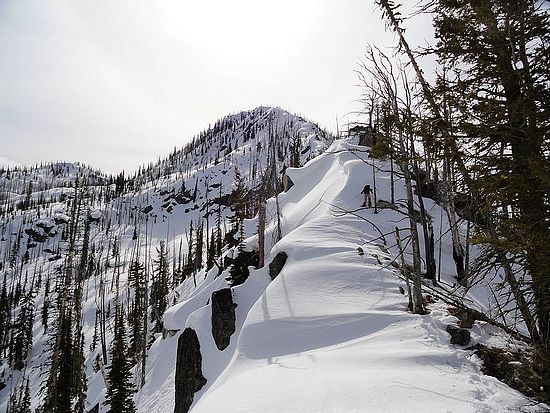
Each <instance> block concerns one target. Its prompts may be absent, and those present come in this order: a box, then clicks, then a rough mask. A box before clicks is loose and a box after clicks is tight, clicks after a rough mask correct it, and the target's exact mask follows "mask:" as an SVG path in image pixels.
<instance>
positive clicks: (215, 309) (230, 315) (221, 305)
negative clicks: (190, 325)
mask: <svg viewBox="0 0 550 413" xmlns="http://www.w3.org/2000/svg"><path fill="white" fill-rule="evenodd" d="M234 332H235V304H234V303H233V295H232V294H231V289H230V288H224V289H223V290H218V291H214V292H213V293H212V337H214V342H215V343H216V346H217V347H218V350H224V349H226V348H227V346H228V345H229V341H230V340H231V335H232V334H233V333H234Z"/></svg>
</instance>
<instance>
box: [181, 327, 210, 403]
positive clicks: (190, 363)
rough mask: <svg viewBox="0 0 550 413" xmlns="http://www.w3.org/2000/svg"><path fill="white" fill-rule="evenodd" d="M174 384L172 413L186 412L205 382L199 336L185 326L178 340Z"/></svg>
mask: <svg viewBox="0 0 550 413" xmlns="http://www.w3.org/2000/svg"><path fill="white" fill-rule="evenodd" d="M175 384H176V387H175V395H176V397H175V407H174V413H187V412H188V411H189V408H190V407H191V404H192V403H193V396H194V395H195V393H196V392H197V391H199V390H200V389H202V387H203V386H204V385H205V384H206V379H205V378H204V376H203V375H202V356H201V348H200V344H199V338H198V337H197V333H196V332H195V330H193V329H192V328H186V329H185V330H184V331H183V333H182V334H181V335H180V338H179V340H178V354H177V359H176V378H175Z"/></svg>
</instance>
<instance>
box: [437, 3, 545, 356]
mask: <svg viewBox="0 0 550 413" xmlns="http://www.w3.org/2000/svg"><path fill="white" fill-rule="evenodd" d="M434 22H435V28H436V39H437V41H438V44H437V53H438V57H439V59H440V60H441V62H442V63H443V64H444V65H446V66H447V67H448V72H449V73H451V75H449V76H448V77H447V78H446V79H445V80H444V82H442V83H443V88H442V89H443V93H445V95H446V96H447V97H448V99H447V100H448V104H449V106H450V109H451V110H452V111H453V112H454V113H455V114H456V115H455V117H456V118H457V119H458V121H457V129H458V131H459V132H460V134H461V136H462V140H463V141H465V142H466V143H467V144H468V145H469V147H470V148H471V149H472V151H473V152H474V153H475V154H476V156H473V157H472V159H471V164H472V165H473V167H472V168H471V169H472V174H474V175H475V177H476V179H475V180H474V181H473V182H471V183H470V184H469V185H468V189H469V190H470V191H471V193H472V195H473V199H475V201H476V205H475V207H476V209H477V210H478V211H481V213H482V214H483V215H484V216H485V220H484V221H485V222H481V223H480V225H478V226H477V227H476V232H477V234H476V236H475V240H476V241H477V242H478V243H481V244H483V245H484V246H485V254H484V256H483V257H482V259H483V260H485V261H492V262H495V263H496V265H501V266H503V267H504V268H505V271H506V272H507V276H506V277H507V281H508V283H509V285H510V287H511V290H512V292H513V293H514V295H515V298H516V301H517V304H518V308H519V309H520V311H521V312H522V315H523V316H524V318H525V321H526V323H527V326H528V328H529V331H530V333H531V337H532V338H533V340H534V341H535V342H536V343H538V346H539V347H540V348H545V349H547V350H548V348H549V347H550V277H549V276H548V268H550V234H549V231H548V222H549V221H550V201H549V200H550V167H549V164H548V152H549V150H550V146H549V142H550V136H549V131H550V112H549V111H548V110H543V108H545V107H546V106H547V102H548V101H549V99H550V76H549V71H548V66H549V61H550V14H549V12H548V9H547V8H545V7H542V6H541V5H539V4H538V2H536V1H534V0H523V1H511V0H498V1H497V0H486V1H476V0H439V1H437V2H436V8H435V18H434ZM512 266H517V267H519V268H522V269H523V270H524V271H525V272H527V273H529V275H530V278H531V280H532V281H531V283H530V284H529V285H528V287H529V288H530V290H531V292H532V295H533V301H532V304H533V305H534V308H535V311H534V318H536V325H535V323H533V322H531V320H530V319H531V317H532V315H531V314H530V310H529V308H528V304H529V303H527V302H526V303H523V304H522V301H523V300H524V297H525V296H524V294H523V292H522V290H523V289H524V287H525V286H522V285H521V284H517V283H518V280H517V279H516V278H515V275H514V273H513V271H511V267H512ZM485 267H486V266H485ZM506 267H508V269H506ZM516 284H517V285H516Z"/></svg>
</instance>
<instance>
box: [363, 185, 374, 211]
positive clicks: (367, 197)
mask: <svg viewBox="0 0 550 413" xmlns="http://www.w3.org/2000/svg"><path fill="white" fill-rule="evenodd" d="M361 193H362V194H365V200H364V201H363V205H361V206H363V207H369V208H371V207H372V198H371V195H372V189H371V188H370V185H365V187H364V188H363V190H362V191H361Z"/></svg>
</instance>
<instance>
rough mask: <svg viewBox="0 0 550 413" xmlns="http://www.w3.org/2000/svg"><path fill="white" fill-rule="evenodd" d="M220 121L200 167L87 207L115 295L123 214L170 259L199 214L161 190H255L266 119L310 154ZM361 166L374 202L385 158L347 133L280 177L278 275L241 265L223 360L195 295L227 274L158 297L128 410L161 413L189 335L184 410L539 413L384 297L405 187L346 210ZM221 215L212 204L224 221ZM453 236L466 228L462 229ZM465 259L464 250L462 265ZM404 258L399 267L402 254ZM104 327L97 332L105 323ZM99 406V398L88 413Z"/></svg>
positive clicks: (437, 306)
mask: <svg viewBox="0 0 550 413" xmlns="http://www.w3.org/2000/svg"><path fill="white" fill-rule="evenodd" d="M231 119H232V121H234V122H236V124H237V125H239V126H238V127H236V128H234V129H233V130H231V131H230V132H224V133H227V135H224V136H217V140H216V141H213V142H209V143H210V147H209V148H207V151H206V153H205V154H203V155H202V158H201V160H202V163H201V162H199V161H198V157H195V156H194V154H191V155H190V156H189V157H184V158H182V159H176V160H175V161H174V164H175V166H174V167H173V169H174V171H173V173H170V174H166V175H163V176H161V175H160V172H159V171H160V170H161V169H162V168H165V167H166V165H164V164H162V163H160V164H159V165H157V166H155V167H154V168H153V171H152V172H151V173H150V175H151V176H154V177H156V178H154V179H151V180H150V181H144V182H141V183H140V186H139V188H138V189H136V190H135V191H134V192H133V193H130V194H127V195H124V196H122V197H120V198H116V199H114V200H113V201H111V202H110V203H109V204H108V205H107V206H106V207H105V206H104V207H103V208H99V207H98V208H92V209H91V210H90V211H89V216H90V217H91V218H92V219H94V220H97V221H98V222H97V223H92V229H91V234H92V235H91V237H92V240H93V241H94V242H96V244H97V245H98V246H99V248H98V257H99V258H100V259H102V260H103V262H105V261H106V260H107V259H108V257H107V256H108V254H109V248H110V244H109V243H108V242H107V239H106V238H104V237H103V235H102V233H101V231H100V229H99V227H100V225H102V224H103V223H104V222H112V228H111V232H112V234H113V236H116V237H117V238H118V240H119V241H120V243H121V251H123V252H124V253H123V254H122V255H121V259H120V263H119V268H120V269H121V274H120V277H121V282H122V284H123V285H122V289H123V290H126V285H125V283H126V277H127V274H126V271H127V264H128V261H129V255H130V254H129V253H128V251H133V250H134V248H135V247H136V246H135V241H134V240H132V234H133V231H134V225H133V223H134V222H135V218H134V217H135V216H140V217H141V216H142V215H139V214H144V213H141V212H135V211H141V210H142V209H143V208H144V207H146V206H149V205H150V206H151V208H152V210H151V211H150V212H149V213H148V214H147V220H146V221H145V223H144V224H141V225H139V226H138V228H137V231H139V232H140V234H141V235H143V234H147V236H148V239H149V242H150V244H151V245H152V247H153V251H154V248H155V247H156V246H157V245H158V244H159V242H160V241H161V240H166V241H167V247H168V250H169V252H170V254H171V255H170V259H172V258H173V257H174V256H176V252H177V246H178V245H179V242H180V241H181V242H182V245H183V250H184V251H185V250H186V248H187V234H186V231H187V229H188V227H189V223H190V222H192V221H193V222H197V220H198V219H201V216H202V215H203V214H204V211H201V210H200V209H199V208H196V209H193V203H188V204H183V205H179V204H178V205H176V204H175V203H174V202H172V201H169V202H170V205H171V206H172V207H173V210H172V211H170V212H168V211H167V208H166V207H165V205H166V202H168V201H165V199H166V198H168V197H169V194H170V193H173V191H174V190H175V189H179V188H180V187H181V186H182V184H185V187H186V188H187V190H193V186H194V185H195V182H197V183H198V185H197V186H198V192H197V200H198V204H201V203H202V202H204V201H207V200H208V199H210V200H211V199H212V198H213V197H217V196H218V189H210V190H207V189H206V187H207V185H211V184H214V183H215V184H220V186H221V188H223V194H228V193H229V192H230V190H231V187H232V185H233V178H234V167H237V168H239V170H240V172H241V174H242V175H243V177H245V178H246V179H248V180H249V181H254V179H253V178H252V176H251V172H250V170H251V167H250V162H251V159H253V158H254V157H256V158H257V159H258V162H259V163H260V165H261V166H262V167H264V166H265V165H266V164H267V156H266V152H267V150H262V151H261V153H260V151H259V150H258V149H257V148H258V147H263V148H264V149H265V148H266V146H267V143H268V132H267V131H268V129H269V127H271V125H272V122H275V127H274V129H275V131H279V132H281V131H284V127H285V125H289V124H290V122H291V121H292V122H294V123H293V125H294V126H293V128H292V131H291V133H290V134H289V136H296V135H295V134H298V135H297V136H300V138H301V139H302V146H303V147H304V148H306V147H308V146H309V147H310V148H311V149H310V151H308V152H307V153H303V154H302V155H303V156H302V161H303V162H305V161H306V160H308V159H309V158H310V157H313V156H314V155H316V154H318V153H321V152H322V151H323V150H324V149H325V146H324V143H323V142H322V141H321V140H320V139H318V133H319V131H318V129H317V128H316V127H314V126H313V125H312V124H309V123H308V122H305V121H304V120H301V119H298V120H297V119H296V118H294V117H292V115H290V114H288V113H287V112H284V111H281V110H279V109H269V108H258V109H256V110H255V111H251V112H246V113H245V114H237V115H233V117H231ZM239 122H240V123H239ZM243 122H244V123H243ZM246 122H249V123H246ZM250 124H251V125H253V126H254V127H256V128H257V132H256V134H255V136H254V137H253V138H251V139H250V140H248V141H247V142H245V141H244V134H243V130H241V129H243V128H244V126H243V125H250ZM239 128H241V129H239ZM286 133H288V131H287V132H286ZM227 139H230V141H231V142H238V145H236V144H235V145H234V147H233V150H232V151H231V152H229V153H225V154H224V153H223V152H224V150H223V149H222V143H224V142H226V140H227ZM218 155H219V156H220V158H219V159H218V158H217V156H218ZM197 156H198V155H197ZM205 165H206V166H205ZM373 166H374V169H375V170H377V174H376V187H377V197H378V199H379V200H385V201H389V200H390V198H391V196H390V184H389V181H390V174H389V170H390V164H389V163H388V162H387V161H382V160H375V159H371V158H369V157H368V150H367V148H365V147H360V146H358V145H356V142H355V141H354V140H353V139H346V140H340V141H336V142H335V143H334V144H333V145H332V146H331V147H330V148H328V149H327V150H326V151H325V152H323V153H322V154H321V155H319V156H316V157H314V158H313V159H311V160H309V162H307V163H306V164H305V166H303V167H301V168H287V169H286V174H287V175H288V176H289V177H290V178H291V179H292V181H293V182H294V184H295V185H294V186H293V187H292V188H291V189H290V190H289V191H288V192H286V193H282V194H280V195H279V196H278V202H279V205H280V209H281V219H280V222H281V233H282V239H280V240H277V236H276V234H277V225H278V220H277V217H276V201H275V199H274V198H272V199H270V200H268V203H267V219H268V222H267V225H266V263H269V262H271V261H272V259H273V258H274V257H275V255H276V254H277V253H278V252H280V251H284V252H286V253H287V255H288V259H287V261H286V264H285V266H284V267H283V270H282V271H281V273H280V274H279V275H278V277H277V278H275V280H273V281H271V279H270V277H269V274H268V269H267V265H266V266H265V267H263V268H260V269H257V270H256V269H251V271H250V277H249V278H248V280H247V281H246V282H245V283H244V284H242V285H239V286H237V287H234V288H233V289H232V291H233V299H234V301H235V303H236V304H237V307H236V331H235V333H234V334H233V335H232V337H231V341H230V344H229V346H228V347H227V348H226V349H224V350H223V351H219V350H218V349H217V347H216V345H215V343H214V340H213V338H212V333H211V306H210V297H211V294H212V292H214V291H216V290H219V289H221V288H227V283H226V281H225V277H226V275H227V273H228V272H227V271H225V272H223V273H222V274H220V275H218V274H217V269H216V267H214V268H213V269H212V270H211V271H210V272H208V273H207V274H205V273H204V271H201V272H199V273H198V274H196V277H195V279H193V278H188V279H186V280H185V281H184V282H183V283H182V284H181V285H179V286H177V287H176V289H175V291H174V292H172V293H171V294H170V297H169V302H170V303H172V302H173V301H175V302H176V304H175V305H173V306H172V307H170V308H169V309H168V310H167V311H166V313H165V315H164V327H165V329H166V330H170V331H171V332H172V333H173V332H175V335H173V336H172V335H170V334H167V335H165V337H164V338H163V337H162V335H160V334H159V335H158V336H157V337H156V340H155V341H154V343H153V344H152V346H151V348H150V351H149V353H148V356H147V366H146V377H145V385H144V386H143V387H142V388H141V389H139V391H138V392H137V393H136V396H135V400H136V406H137V408H138V411H139V412H141V413H156V412H158V413H160V412H171V411H173V408H174V377H175V368H176V366H175V359H176V352H177V343H178V338H179V335H180V334H181V332H182V331H183V329H185V328H186V327H192V328H194V329H195V330H196V331H197V335H198V337H199V342H200V345H201V353H202V369H203V375H204V377H205V378H206V379H207V384H206V385H205V387H203V389H201V390H200V391H199V392H197V393H196V394H195V398H194V404H193V406H192V409H191V411H192V412H197V413H198V412H203V413H210V412H215V411H216V412H231V413H234V412H235V413H240V412H260V411H261V412H268V413H269V412H286V411H293V412H365V411H373V412H393V411H396V412H397V411H399V412H402V411H406V410H415V409H416V410H420V409H421V410H422V411H423V412H502V411H518V410H520V409H521V410H522V411H543V409H544V406H537V405H535V404H534V403H532V401H530V400H529V399H527V398H526V397H525V396H523V395H521V394H520V393H518V392H516V391H515V390H512V389H511V388H509V387H508V386H506V385H505V384H503V383H501V382H499V381H498V380H496V379H495V378H492V377H488V376H484V375H483V374H481V361H480V360H479V359H478V358H477V357H476V356H475V355H473V352H472V351H471V350H466V349H464V348H461V347H459V346H453V345H451V344H449V335H448V334H447V333H446V332H445V327H446V326H447V325H448V324H453V323H456V321H457V319H456V318H455V317H453V316H451V315H449V314H448V312H447V309H446V305H445V304H444V303H442V302H441V301H436V302H435V303H433V304H431V305H430V306H429V310H430V313H429V314H427V315H423V316H419V315H413V314H411V313H409V312H408V311H407V302H408V299H407V297H406V296H403V295H402V294H401V293H400V291H399V287H400V286H404V282H403V281H402V280H401V278H400V276H399V273H398V270H397V269H396V268H395V267H394V266H393V265H392V262H393V261H394V260H395V259H396V257H397V249H396V247H395V245H394V244H395V238H394V235H393V234H394V231H395V227H396V226H398V227H399V228H400V229H401V230H402V231H403V234H404V236H406V235H407V234H408V232H407V229H406V227H407V225H408V220H405V219H404V218H405V216H404V200H405V198H406V196H405V191H404V182H403V180H402V179H400V178H397V177H396V183H395V188H396V194H395V198H396V206H397V207H396V208H395V209H383V210H380V211H379V213H378V214H374V210H373V209H367V208H360V205H361V204H362V202H363V198H362V195H361V194H360V192H361V189H362V188H363V186H364V185H365V184H367V183H369V184H370V185H371V186H373ZM59 168H61V169H63V170H66V171H69V172H71V171H72V172H75V171H79V170H80V169H79V167H78V166H74V165H72V164H61V165H60V167H59ZM178 168H179V169H178ZM395 168H396V169H398V167H397V166H395ZM47 172H48V168H44V171H42V172H40V171H39V172H38V173H37V176H35V177H33V179H35V180H36V182H38V184H37V186H39V185H42V186H45V185H46V183H47V182H49V181H48V180H47V179H46V177H45V176H46V174H47ZM75 173H76V172H75ZM89 174H90V175H92V172H89ZM157 175H158V177H157ZM25 179H27V178H25ZM29 179H30V178H29ZM97 179H98V181H99V180H100V178H97ZM144 179H145V178H144ZM255 179H256V181H257V179H258V178H257V177H256V178H255ZM72 182H74V177H66V176H63V175H60V176H59V178H58V182H57V184H58V185H59V187H52V188H49V187H48V188H45V189H44V191H43V192H44V193H46V194H47V196H48V197H51V198H52V199H54V200H57V199H59V197H60V195H61V194H71V192H72V189H71V188H68V186H69V185H70V184H71V183H72ZM253 184H254V182H252V183H250V185H251V186H252V185H253ZM19 189H21V188H19ZM171 191H172V192H171ZM19 194H21V195H20V199H23V198H24V191H21V190H19ZM33 196H38V193H35V194H33ZM424 203H425V205H426V208H427V210H428V212H429V214H430V215H431V216H432V218H433V221H432V223H433V226H434V233H435V234H436V236H437V234H439V233H441V234H443V235H442V243H441V246H442V266H441V275H442V281H443V285H447V286H449V287H448V288H454V291H455V292H456V293H457V294H465V292H464V291H462V290H460V289H459V288H458V287H456V288H455V287H451V286H452V284H454V278H453V275H454V271H455V270H454V263H453V260H452V245H451V240H450V234H449V232H448V224H447V223H446V222H445V218H444V216H445V215H444V214H443V213H442V211H441V209H440V207H439V206H438V205H436V204H435V203H434V202H433V201H431V200H429V199H425V200H424ZM199 206H200V205H199ZM186 210H187V211H186ZM50 211H51V213H52V214H54V215H53V216H57V217H63V218H65V219H66V220H67V221H68V218H69V217H68V213H69V210H68V209H67V208H66V207H65V205H64V204H62V203H60V202H57V201H52V204H51V205H50ZM346 211H353V213H346ZM227 215H228V211H227V210H224V211H223V217H226V216H227ZM441 217H443V219H441ZM24 221H25V219H24V217H23V215H17V216H16V218H15V219H14V220H13V221H10V222H9V226H6V228H7V232H8V233H14V232H15V231H16V230H17V229H18V228H19V226H20V225H21V222H24ZM28 222H29V224H28V225H31V223H32V225H36V224H37V223H40V222H42V223H44V224H46V223H47V224H48V225H50V224H52V223H55V221H52V220H50V219H49V218H41V220H40V219H38V218H36V219H35V218H33V219H30V220H28ZM212 223H213V217H211V221H210V225H212ZM245 223H246V225H245V227H246V236H247V237H248V238H247V240H246V244H247V248H248V249H251V248H254V247H257V244H258V240H257V235H256V234H255V232H256V229H257V219H250V220H246V222H245ZM460 230H461V231H462V232H463V233H464V232H465V228H462V227H461V228H460ZM60 232H61V231H59V233H60ZM59 237H60V235H59V234H58V235H57V236H56V238H52V239H51V240H49V241H48V242H47V243H46V244H44V245H43V246H42V245H41V246H40V247H39V248H42V249H44V248H45V247H51V248H53V246H54V245H56V244H55V243H56V242H59ZM138 247H139V246H138ZM358 247H361V248H362V249H363V250H364V255H359V254H358V253H357V248H358ZM144 248H145V247H144V246H142V247H141V253H142V256H145V255H146V253H147V252H146V251H145V249H144ZM421 248H423V243H422V242H421ZM436 248H437V246H436ZM54 250H55V249H54ZM476 253H477V250H476V249H475V248H473V249H472V250H471V254H472V256H475V255H476ZM225 254H227V255H228V256H232V254H234V251H233V250H231V249H230V250H228V251H226V252H225ZM422 254H423V252H422ZM405 255H406V257H405V258H406V259H407V260H409V261H410V248H408V249H407V251H406V254H405ZM47 258H48V256H44V255H37V257H36V258H35V260H34V261H31V263H30V264H29V268H31V267H30V266H31V265H32V266H38V267H40V268H42V269H43V270H44V273H46V272H47V271H49V270H51V271H55V266H56V265H59V264H56V262H49V261H48V259H47ZM149 258H151V257H149ZM111 264H113V265H114V262H112V263H111ZM105 277H106V278H105V280H104V283H105V285H107V286H108V285H109V284H112V279H111V277H112V274H111V273H107V274H105ZM195 283H196V284H195ZM100 288H101V286H100V285H99V281H98V280H95V279H90V280H88V281H87V283H86V286H85V289H86V293H85V297H86V298H85V302H84V304H83V315H84V331H85V336H86V343H87V345H86V347H88V346H89V343H90V341H91V337H92V335H93V330H94V321H95V311H96V308H97V306H98V304H97V302H96V294H97V292H98V291H99V289H100ZM113 297H114V293H113V292H112V291H107V294H106V302H107V303H109V302H111V303H112V300H113ZM489 297H490V291H489V290H488V288H487V285H485V284H483V283H480V284H479V285H477V286H476V287H475V288H472V289H471V290H470V291H469V292H468V293H467V295H466V296H465V300H467V302H468V303H469V305H471V306H473V307H475V308H478V309H480V310H482V311H485V312H489V311H490V305H491V302H490V298H489ZM123 299H125V300H128V299H129V298H128V297H127V296H126V297H123ZM36 308H37V309H40V308H42V297H37V302H36ZM37 318H39V317H37ZM107 329H108V334H109V336H110V334H111V333H110V327H109V326H108V328H107ZM471 333H472V343H471V344H475V343H483V344H490V345H495V346H500V347H502V346H504V345H506V344H507V342H509V341H510V338H509V337H508V336H506V335H505V334H503V333H502V332H501V331H499V330H498V329H496V328H495V327H493V326H490V325H487V324H485V323H481V322H476V324H475V325H474V327H473V328H472V330H471ZM34 336H35V343H34V345H33V355H32V360H31V363H30V366H31V368H30V369H29V370H30V373H29V374H30V379H31V383H32V384H33V386H34V388H38V384H39V383H40V382H41V380H42V378H41V376H40V373H41V368H40V367H39V366H40V365H41V364H42V363H43V362H44V358H45V354H46V352H45V348H46V342H47V335H45V334H43V331H42V327H41V325H40V322H39V321H38V320H37V322H36V324H35V332H34ZM98 352H99V350H98V349H96V350H94V351H93V352H88V353H87V373H88V397H87V402H88V406H89V408H92V407H93V406H95V405H96V404H97V403H102V402H103V401H104V400H105V383H104V380H103V377H102V373H101V371H99V372H96V373H94V372H93V371H92V369H91V366H92V364H93V361H94V359H95V357H96V355H97V354H98ZM136 371H137V370H136ZM19 378H20V375H19V374H17V373H16V374H14V376H13V378H12V380H11V381H10V387H12V388H15V386H16V385H17V382H18V381H19ZM136 381H137V375H136ZM8 396H9V389H8V390H4V391H1V392H0V412H2V411H4V410H5V406H6V403H7V397H8ZM39 402H40V397H38V396H37V397H36V398H33V408H34V407H37V406H38V404H39ZM2 409H4V410H2ZM107 409H108V407H107V406H103V405H101V408H100V411H101V412H106V411H107Z"/></svg>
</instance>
